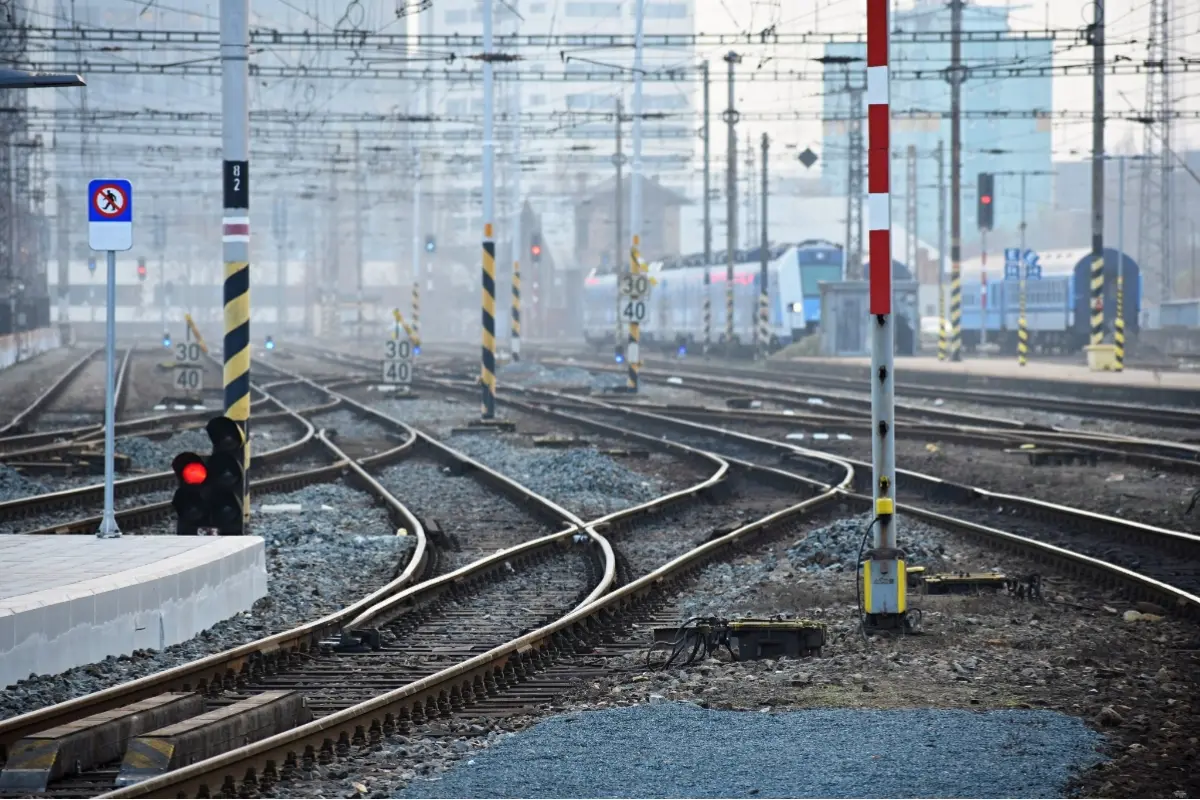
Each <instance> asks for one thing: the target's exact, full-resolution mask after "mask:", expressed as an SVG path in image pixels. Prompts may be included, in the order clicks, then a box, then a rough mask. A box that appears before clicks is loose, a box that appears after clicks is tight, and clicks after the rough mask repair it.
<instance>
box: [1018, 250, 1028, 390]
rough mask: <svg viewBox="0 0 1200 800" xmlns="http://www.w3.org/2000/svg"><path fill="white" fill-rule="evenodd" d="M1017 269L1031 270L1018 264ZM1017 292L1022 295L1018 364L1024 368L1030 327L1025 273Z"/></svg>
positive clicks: (1020, 302)
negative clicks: (1026, 316)
mask: <svg viewBox="0 0 1200 800" xmlns="http://www.w3.org/2000/svg"><path fill="white" fill-rule="evenodd" d="M1022 253H1024V251H1022ZM1017 268H1018V269H1022V270H1026V271H1028V269H1029V267H1027V266H1026V265H1024V264H1018V265H1017ZM1017 291H1018V293H1019V294H1020V295H1021V296H1020V300H1019V302H1018V306H1019V310H1018V311H1017V364H1019V365H1020V366H1022V367H1023V366H1025V364H1026V362H1028V361H1029V325H1028V323H1027V321H1026V319H1025V272H1022V273H1021V283H1020V286H1018V287H1017Z"/></svg>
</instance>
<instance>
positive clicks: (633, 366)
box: [625, 234, 643, 394]
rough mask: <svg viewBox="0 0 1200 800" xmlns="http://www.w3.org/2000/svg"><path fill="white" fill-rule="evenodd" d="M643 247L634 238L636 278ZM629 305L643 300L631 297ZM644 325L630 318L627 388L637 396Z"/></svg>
mask: <svg viewBox="0 0 1200 800" xmlns="http://www.w3.org/2000/svg"><path fill="white" fill-rule="evenodd" d="M640 245H641V237H640V236H637V235H636V234H635V235H634V237H633V247H632V248H630V250H629V273H630V274H631V275H632V276H633V277H634V279H635V281H636V279H637V276H638V275H640V274H641V272H642V259H641V256H640V255H639V254H638V248H639V246H640ZM628 302H629V305H631V306H638V305H640V304H641V303H642V302H643V300H642V298H641V297H630V298H629V300H628ZM641 338H642V325H641V323H640V322H638V320H637V316H636V315H631V316H630V318H629V347H628V348H627V352H626V353H625V362H626V367H627V375H626V379H625V386H626V388H627V389H629V391H630V392H632V393H634V394H636V393H637V390H638V372H639V371H640V370H641V368H642V351H641V344H640V343H641Z"/></svg>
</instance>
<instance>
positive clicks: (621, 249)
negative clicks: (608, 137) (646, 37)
mask: <svg viewBox="0 0 1200 800" xmlns="http://www.w3.org/2000/svg"><path fill="white" fill-rule="evenodd" d="M623 112H624V104H623V103H622V102H621V98H620V97H618V98H617V152H615V153H613V166H615V167H616V168H617V185H616V188H615V189H614V192H615V193H616V195H615V197H614V203H615V208H614V210H613V214H614V217H613V230H614V231H615V232H616V239H615V244H616V246H615V247H614V248H613V272H614V274H615V275H616V280H615V281H613V293H614V296H615V302H616V304H617V315H616V320H617V328H616V330H615V331H614V332H613V352H614V353H615V354H617V355H620V354H621V353H622V352H623V350H624V348H622V347H621V342H622V340H623V339H624V333H625V326H624V325H622V324H621V290H620V289H621V287H620V283H621V275H622V274H623V273H624V272H625V268H624V266H623V265H624V263H625V233H624V231H623V226H622V225H621V220H622V219H624V214H625V211H624V209H623V208H622V206H623V205H624V204H623V202H622V201H623V200H624V197H623V196H622V194H623V192H622V188H623V187H622V183H623V181H624V180H625V176H624V174H623V173H624V167H625V151H624V150H622V149H621V114H622V113H623Z"/></svg>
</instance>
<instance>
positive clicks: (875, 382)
mask: <svg viewBox="0 0 1200 800" xmlns="http://www.w3.org/2000/svg"><path fill="white" fill-rule="evenodd" d="M888 84H889V78H888V0H868V2H867V115H868V117H869V119H870V125H869V126H868V127H869V134H868V135H869V137H870V140H869V148H868V150H867V181H868V183H867V191H868V192H869V197H868V201H867V202H868V204H869V209H870V213H871V230H870V240H869V241H870V251H871V252H870V261H871V274H870V278H869V281H870V283H869V311H870V316H871V321H870V326H871V431H872V437H871V443H872V444H871V463H872V467H873V472H874V478H875V480H874V481H873V487H872V494H873V496H874V501H875V502H874V523H873V525H872V527H873V528H874V529H875V538H874V540H873V542H872V548H871V550H870V552H869V553H868V554H867V560H866V561H865V562H864V563H863V565H862V583H863V597H864V601H863V605H864V607H865V611H866V619H865V620H864V621H863V622H864V625H865V626H866V627H870V628H893V629H894V628H904V627H907V622H906V612H907V608H906V605H905V595H904V589H903V587H904V585H905V583H906V580H907V579H906V577H905V573H904V551H903V550H901V549H899V547H898V546H897V542H896V527H895V521H896V517H895V513H896V500H895V494H896V422H895V415H894V414H895V380H896V378H895V363H894V350H893V347H894V340H893V329H892V233H891V225H892V222H891V185H890V169H889V166H890V160H891V149H890V145H889V139H890V130H889V129H890V127H891V106H890V97H889V94H890V91H889V85H888Z"/></svg>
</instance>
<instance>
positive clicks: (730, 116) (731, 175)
mask: <svg viewBox="0 0 1200 800" xmlns="http://www.w3.org/2000/svg"><path fill="white" fill-rule="evenodd" d="M741 60H742V57H741V56H739V55H738V54H737V53H735V52H733V51H732V50H730V51H729V52H728V53H726V54H725V63H726V64H728V65H729V106H728V108H726V109H725V124H726V125H727V126H728V135H727V139H726V145H727V146H726V151H727V152H726V157H725V158H726V164H725V355H726V356H729V355H731V354H732V353H733V265H734V264H735V263H736V262H737V240H738V236H737V205H738V196H737V121H738V112H737V108H736V106H737V102H736V100H737V99H736V97H735V96H734V86H733V69H734V66H735V65H736V64H739V63H741Z"/></svg>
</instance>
